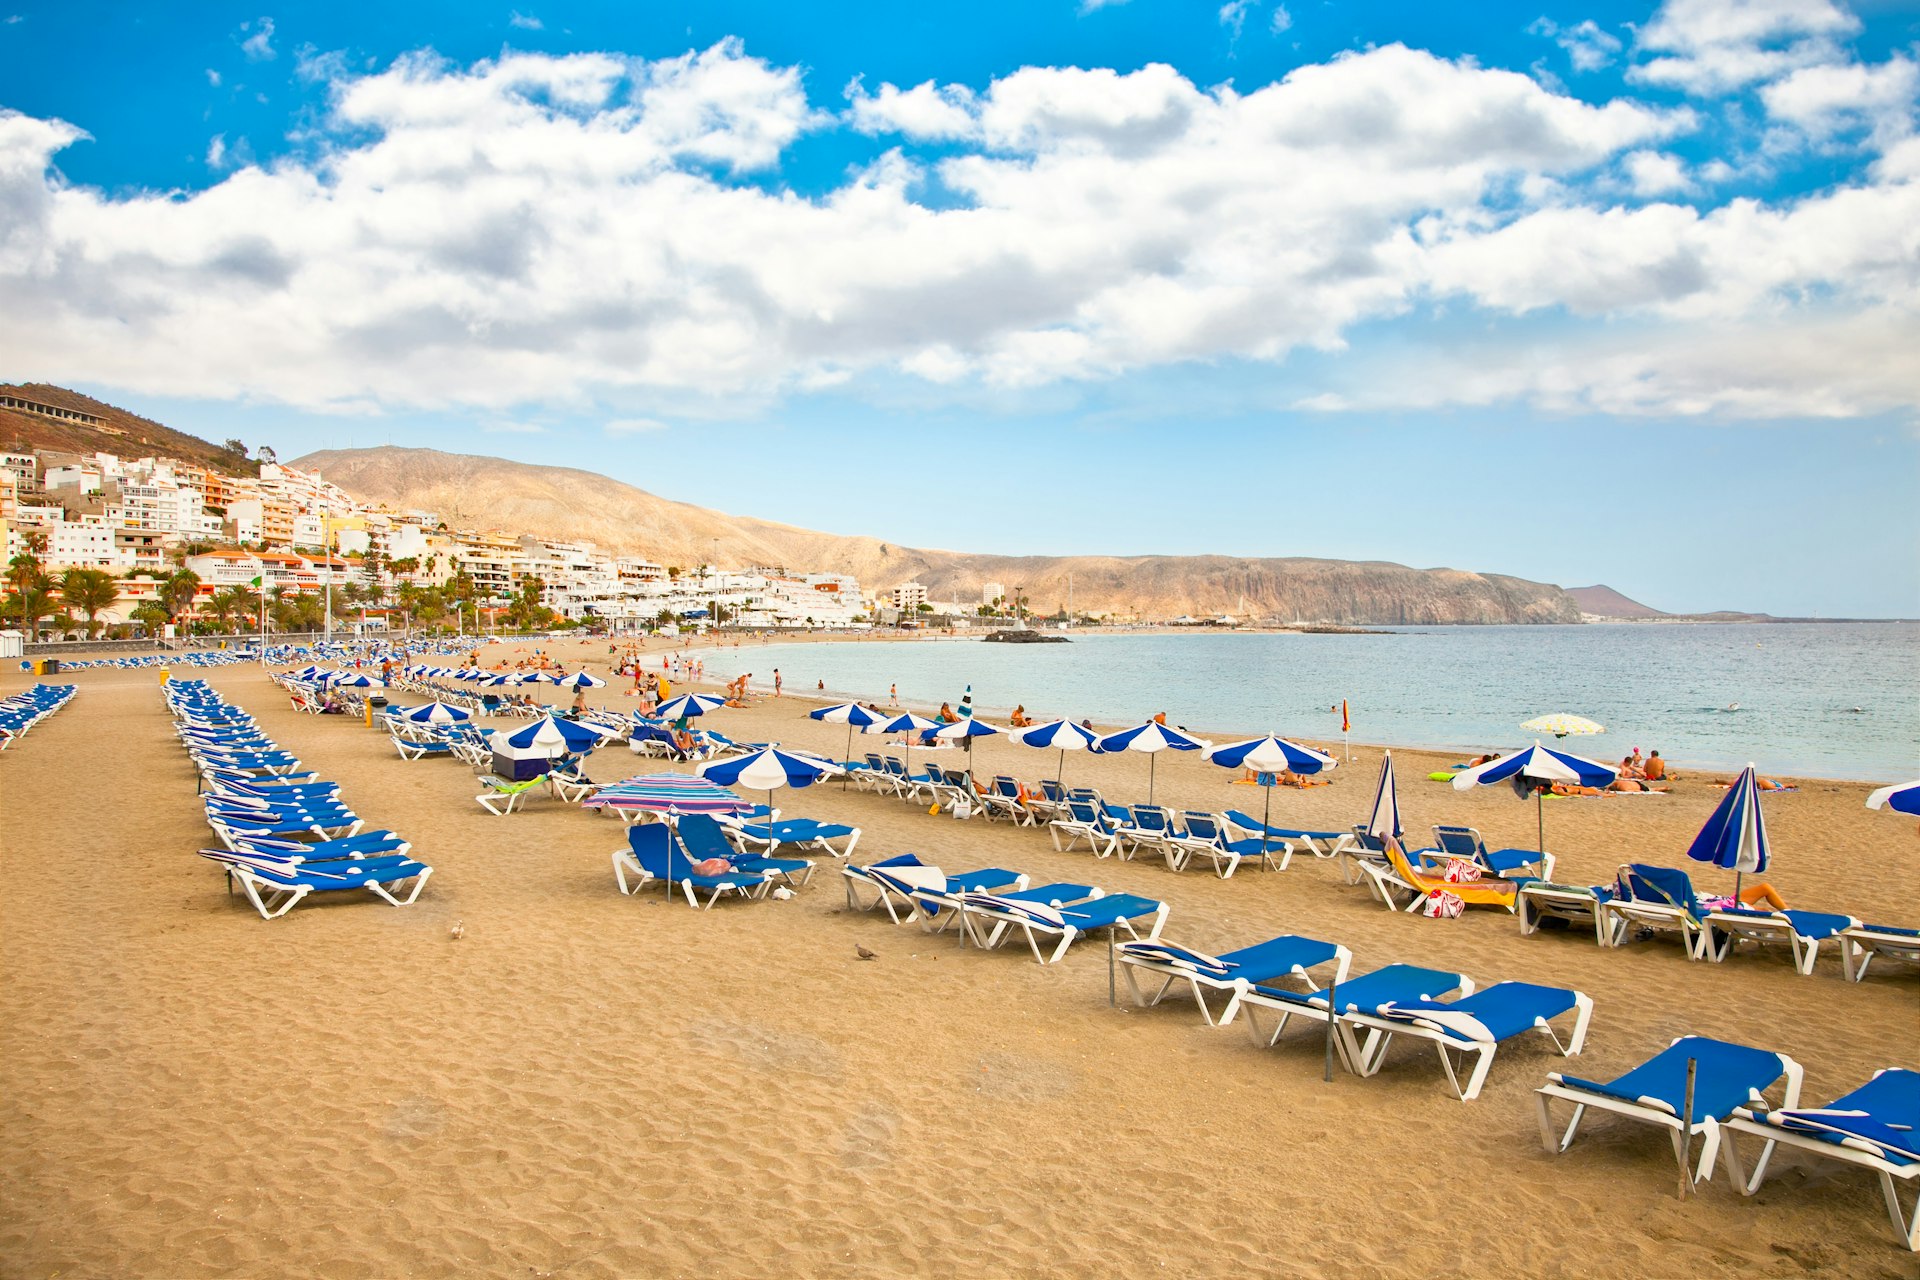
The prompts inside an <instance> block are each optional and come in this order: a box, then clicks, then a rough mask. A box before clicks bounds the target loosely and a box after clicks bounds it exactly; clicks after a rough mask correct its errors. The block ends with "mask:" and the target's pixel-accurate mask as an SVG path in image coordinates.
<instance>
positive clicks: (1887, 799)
mask: <svg viewBox="0 0 1920 1280" xmlns="http://www.w3.org/2000/svg"><path fill="white" fill-rule="evenodd" d="M1867 808H1869V809H1891V810H1893V811H1894V812H1895V813H1916V814H1920V782H1896V783H1895V784H1894V785H1892V786H1890V787H1882V788H1880V789H1879V790H1878V791H1876V792H1874V793H1873V794H1872V795H1870V796H1868V797H1867Z"/></svg>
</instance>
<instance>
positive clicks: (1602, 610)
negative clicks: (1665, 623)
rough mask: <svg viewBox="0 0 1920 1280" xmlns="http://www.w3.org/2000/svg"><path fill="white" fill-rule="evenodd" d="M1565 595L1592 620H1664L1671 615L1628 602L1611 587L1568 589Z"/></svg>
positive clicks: (1636, 601)
mask: <svg viewBox="0 0 1920 1280" xmlns="http://www.w3.org/2000/svg"><path fill="white" fill-rule="evenodd" d="M1567 594H1568V595H1570V596H1572V597H1573V602H1574V603H1575V604H1577V605H1579V606H1580V612H1581V613H1584V614H1586V615H1587V616H1588V617H1593V618H1666V617H1671V616H1672V615H1671V614H1666V613H1662V612H1661V611H1660V610H1658V609H1654V608H1650V607H1649V606H1647V605H1644V604H1641V603H1640V602H1639V601H1638V600H1629V599H1627V597H1625V596H1623V595H1621V594H1620V593H1619V592H1618V591H1615V590H1614V589H1613V588H1612V587H1598V586H1595V587H1568V588H1567Z"/></svg>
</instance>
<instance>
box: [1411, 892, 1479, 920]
mask: <svg viewBox="0 0 1920 1280" xmlns="http://www.w3.org/2000/svg"><path fill="white" fill-rule="evenodd" d="M1466 909H1467V904H1466V902H1465V901H1463V900H1462V899H1461V897H1460V895H1459V894H1457V893H1448V892H1447V891H1446V890H1444V889H1442V890H1441V891H1440V892H1439V893H1430V894H1428V895H1427V901H1426V904H1425V905H1424V906H1422V907H1421V908H1420V914H1421V915H1425V916H1432V917H1434V918H1435V919H1441V920H1452V919H1454V918H1455V917H1457V916H1458V915H1459V914H1460V913H1461V912H1463V911H1465V910H1466Z"/></svg>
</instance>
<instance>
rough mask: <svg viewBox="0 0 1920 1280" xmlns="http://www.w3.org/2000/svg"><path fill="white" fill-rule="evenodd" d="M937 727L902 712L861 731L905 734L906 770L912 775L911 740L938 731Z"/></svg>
mask: <svg viewBox="0 0 1920 1280" xmlns="http://www.w3.org/2000/svg"><path fill="white" fill-rule="evenodd" d="M939 727H940V726H939V725H937V724H935V723H934V722H933V721H931V720H929V719H927V718H926V717H925V716H917V715H915V714H913V712H911V711H903V712H901V713H900V714H899V715H897V716H893V717H891V718H889V719H885V720H882V721H881V722H880V723H879V724H870V725H868V726H867V727H866V729H865V730H863V732H866V733H904V734H906V735H907V743H906V753H907V760H906V768H907V772H908V773H912V772H913V740H914V739H915V738H917V737H919V736H920V735H921V734H923V733H932V732H933V731H934V730H935V729H938V728H939Z"/></svg>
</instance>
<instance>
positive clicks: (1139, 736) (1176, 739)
mask: <svg viewBox="0 0 1920 1280" xmlns="http://www.w3.org/2000/svg"><path fill="white" fill-rule="evenodd" d="M1096 745H1097V746H1099V748H1100V750H1102V751H1144V752H1146V753H1147V803H1148V804H1152V803H1153V774H1154V769H1155V766H1157V765H1158V764H1159V761H1160V753H1161V752H1162V751H1205V750H1206V749H1207V748H1209V747H1211V746H1212V745H1213V744H1212V743H1211V742H1208V741H1207V740H1206V739H1204V738H1196V737H1193V736H1192V735H1191V734H1187V733H1182V732H1181V731H1180V730H1178V729H1174V728H1169V727H1168V726H1167V725H1164V724H1161V723H1160V722H1159V721H1158V720H1149V721H1147V722H1146V723H1145V724H1142V725H1135V726H1134V727H1133V728H1131V729H1122V730H1121V731H1120V732H1118V733H1110V734H1108V735H1107V736H1106V737H1104V738H1101V739H1099V741H1098V743H1097V744H1096Z"/></svg>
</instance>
